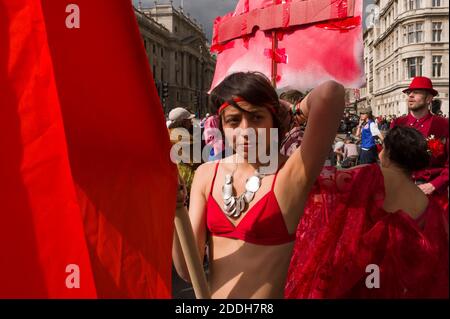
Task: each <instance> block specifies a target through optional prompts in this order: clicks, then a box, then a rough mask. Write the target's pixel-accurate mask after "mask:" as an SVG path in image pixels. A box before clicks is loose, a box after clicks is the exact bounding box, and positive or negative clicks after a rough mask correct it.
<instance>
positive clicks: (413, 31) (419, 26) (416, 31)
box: [406, 22, 423, 44]
mask: <svg viewBox="0 0 450 319" xmlns="http://www.w3.org/2000/svg"><path fill="white" fill-rule="evenodd" d="M406 34H407V42H408V44H411V43H420V42H422V41H423V23H422V22H416V23H411V24H408V25H407V26H406Z"/></svg>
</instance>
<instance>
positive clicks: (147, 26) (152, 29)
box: [135, 4, 215, 116]
mask: <svg viewBox="0 0 450 319" xmlns="http://www.w3.org/2000/svg"><path fill="white" fill-rule="evenodd" d="M135 13H136V17H137V21H138V24H139V29H140V32H141V35H142V39H143V42H144V46H145V49H146V52H147V56H148V62H149V65H150V68H151V70H152V72H153V77H154V79H155V84H156V87H157V89H158V92H159V94H160V97H161V101H162V104H163V107H164V111H165V113H166V114H167V113H168V112H169V111H170V110H171V109H173V108H175V107H179V106H181V107H186V108H188V109H190V110H191V112H194V113H196V114H197V115H198V116H203V115H205V113H207V112H208V109H209V108H208V95H207V92H208V91H209V89H210V86H211V83H212V79H213V76H214V69H215V58H214V57H213V56H212V55H211V54H210V51H209V44H208V42H207V40H206V36H205V34H204V32H203V31H202V29H201V26H199V25H198V24H197V23H196V21H195V20H193V19H191V18H190V17H189V16H188V15H186V14H185V13H184V12H182V10H181V9H180V10H177V9H175V8H174V7H173V6H172V4H156V5H155V6H154V7H152V8H136V9H135Z"/></svg>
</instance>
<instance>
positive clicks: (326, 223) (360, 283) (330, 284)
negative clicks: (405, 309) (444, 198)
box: [285, 126, 449, 299]
mask: <svg viewBox="0 0 450 319" xmlns="http://www.w3.org/2000/svg"><path fill="white" fill-rule="evenodd" d="M427 148H428V145H427V141H426V140H425V139H424V138H423V136H422V135H421V134H420V133H419V132H418V131H417V130H415V129H413V128H410V127H405V126H398V127H395V128H393V129H391V130H389V131H388V133H387V134H386V137H385V139H384V141H383V150H382V151H381V153H380V154H379V158H380V165H378V164H371V165H360V166H357V167H354V168H352V169H344V170H337V169H336V168H335V167H328V168H325V169H324V170H322V172H321V174H320V176H319V178H318V179H317V180H316V183H315V184H314V186H313V188H312V190H311V192H310V194H309V198H308V201H307V203H306V205H305V209H304V214H303V216H302V219H301V221H300V224H299V227H298V229H297V237H296V242H295V246H294V252H293V256H292V259H291V263H290V267H289V271H288V277H287V281H286V286H285V297H286V298H290V299H291V298H313V299H322V298H326V299H330V298H351V299H354V298H364V299H365V298H382V299H386V298H448V294H449V290H448V288H449V285H448V279H449V253H448V248H449V247H448V219H446V211H445V210H444V209H442V208H441V207H439V205H437V203H436V202H435V201H433V200H430V198H429V197H428V196H426V195H425V194H424V193H423V191H422V190H421V189H419V187H418V186H417V185H416V184H415V183H414V182H413V180H412V179H411V173H412V172H413V171H416V170H419V169H422V168H424V167H426V166H427V165H428V163H429V160H430V154H429V153H428V151H427Z"/></svg>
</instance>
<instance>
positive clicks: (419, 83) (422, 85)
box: [403, 76, 439, 96]
mask: <svg viewBox="0 0 450 319" xmlns="http://www.w3.org/2000/svg"><path fill="white" fill-rule="evenodd" d="M412 90H425V91H428V92H430V93H431V94H432V95H433V96H436V95H438V94H439V93H438V91H436V90H435V89H433V83H432V82H431V80H430V79H429V78H427V77H425V76H416V77H415V78H414V79H413V80H412V82H411V84H410V85H409V88H407V89H406V90H403V93H409V92H410V91H412Z"/></svg>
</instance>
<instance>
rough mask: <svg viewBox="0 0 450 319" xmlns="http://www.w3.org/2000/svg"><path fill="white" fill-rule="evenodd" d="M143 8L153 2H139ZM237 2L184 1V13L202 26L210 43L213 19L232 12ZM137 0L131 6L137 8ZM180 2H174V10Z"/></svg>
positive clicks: (149, 0)
mask: <svg viewBox="0 0 450 319" xmlns="http://www.w3.org/2000/svg"><path fill="white" fill-rule="evenodd" d="M141 1H142V6H143V7H152V6H154V3H155V1H154V0H141ZM237 2H238V0H184V11H185V13H189V14H190V15H191V17H193V18H195V19H197V21H198V22H199V23H200V24H202V25H203V31H205V34H206V37H207V39H208V40H209V41H211V37H212V25H213V22H214V19H215V18H216V17H218V16H223V15H225V14H227V13H228V12H232V11H234V8H235V7H236V4H237ZM138 3H139V0H133V4H134V5H135V6H136V7H137V6H138ZM158 3H169V1H167V0H166V1H164V0H158ZM180 3H181V0H174V1H173V4H174V7H175V8H178V7H179V6H180Z"/></svg>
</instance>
